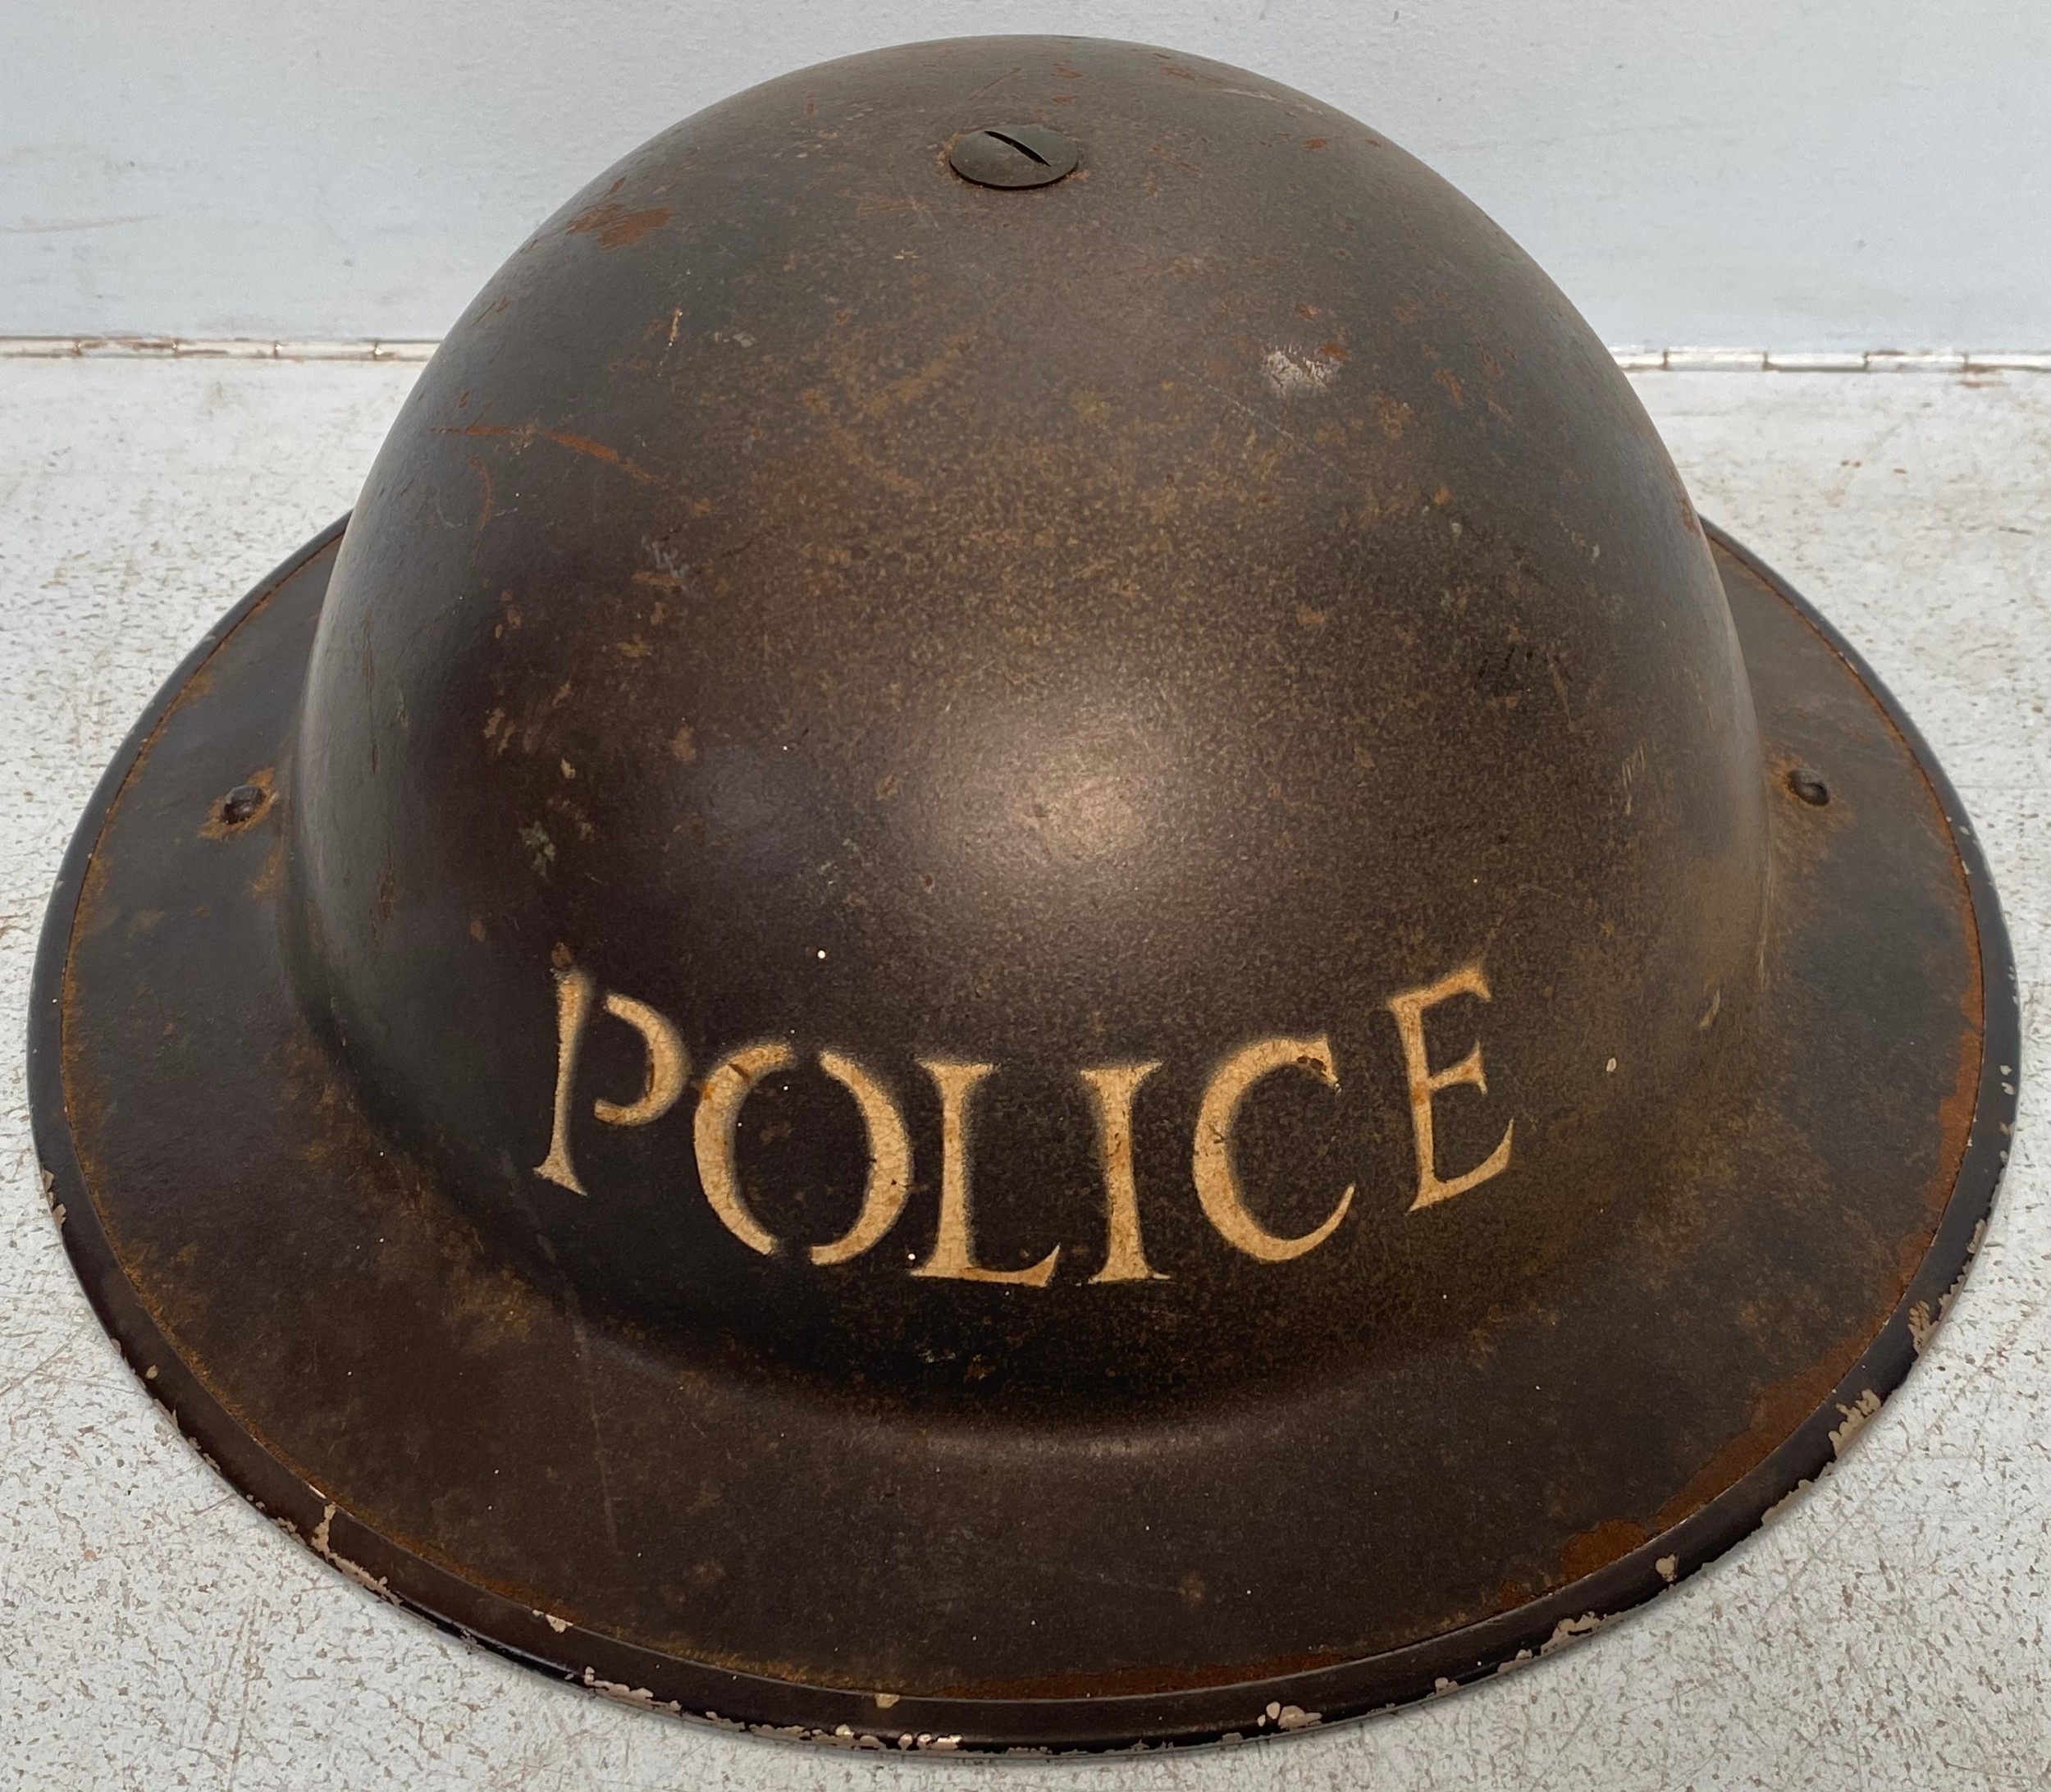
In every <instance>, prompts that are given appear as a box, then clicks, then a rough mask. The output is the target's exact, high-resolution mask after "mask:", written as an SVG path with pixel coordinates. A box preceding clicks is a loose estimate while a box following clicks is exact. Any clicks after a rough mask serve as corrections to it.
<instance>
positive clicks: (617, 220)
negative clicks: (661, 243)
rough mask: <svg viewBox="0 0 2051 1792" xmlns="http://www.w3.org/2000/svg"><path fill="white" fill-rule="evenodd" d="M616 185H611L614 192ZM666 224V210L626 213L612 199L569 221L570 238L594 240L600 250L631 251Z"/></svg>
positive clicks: (661, 207) (654, 207) (655, 208)
mask: <svg viewBox="0 0 2051 1792" xmlns="http://www.w3.org/2000/svg"><path fill="white" fill-rule="evenodd" d="M618 186H619V183H618V182H617V181H615V182H614V190H618ZM668 222H669V207H668V206H666V205H651V206H650V207H648V208H647V209H646V210H645V211H640V212H630V211H628V209H627V208H626V207H625V206H624V205H622V204H620V203H619V202H618V201H616V200H613V199H601V200H600V201H599V202H598V203H597V204H596V205H594V206H592V208H590V209H589V210H588V211H585V212H580V213H578V215H577V216H576V217H573V218H572V219H571V220H570V221H569V226H568V228H569V233H570V234H571V235H576V236H582V235H592V236H596V238H597V239H598V246H599V247H600V248H601V249H631V248H633V245H635V244H636V243H637V242H639V241H640V240H642V237H644V236H646V235H647V234H648V233H649V231H655V230H660V229H661V228H662V226H664V225H665V224H667V223H668Z"/></svg>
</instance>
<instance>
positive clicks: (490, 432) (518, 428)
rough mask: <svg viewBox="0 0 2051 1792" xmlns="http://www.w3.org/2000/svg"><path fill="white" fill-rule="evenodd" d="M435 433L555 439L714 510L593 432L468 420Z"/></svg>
mask: <svg viewBox="0 0 2051 1792" xmlns="http://www.w3.org/2000/svg"><path fill="white" fill-rule="evenodd" d="M435 433H436V435H438V436H496V437H505V438H506V439H507V440H509V441H513V442H515V443H517V444H518V446H520V447H522V448H525V447H527V446H528V445H529V444H530V443H532V442H537V441H546V442H553V443H554V444H555V446H557V447H558V448H566V449H568V450H569V452H570V453H572V454H573V455H585V456H587V458H589V459H592V460H596V461H598V462H600V463H601V464H603V465H605V466H608V467H611V468H613V469H615V470H616V471H618V472H620V473H624V474H626V476H627V477H628V478H629V479H632V480H633V482H635V483H636V484H637V485H645V486H651V487H654V488H655V490H657V491H666V492H667V493H668V494H669V496H671V497H673V498H674V499H676V500H677V501H678V502H679V503H681V504H683V505H685V506H686V507H687V509H688V510H690V512H691V514H692V515H693V516H709V515H710V514H711V513H712V505H711V502H710V500H708V499H706V498H701V497H700V496H697V494H696V493H694V492H691V491H686V490H685V489H684V488H683V487H681V486H679V485H678V483H677V482H676V481H674V479H672V478H669V477H668V476H667V475H666V474H664V473H657V472H655V471H654V470H653V469H651V468H648V467H644V466H642V464H640V463H639V462H638V461H636V460H632V459H628V457H627V456H626V455H623V454H622V453H620V451H619V450H618V449H617V448H614V447H613V446H610V444H609V443H606V442H602V441H593V440H592V438H591V437H589V436H580V435H578V433H577V432H575V431H574V430H569V429H545V428H543V427H541V424H539V423H465V424H463V425H461V426H460V427H453V426H446V425H445V426H444V427H441V428H440V429H437V430H436V432H435Z"/></svg>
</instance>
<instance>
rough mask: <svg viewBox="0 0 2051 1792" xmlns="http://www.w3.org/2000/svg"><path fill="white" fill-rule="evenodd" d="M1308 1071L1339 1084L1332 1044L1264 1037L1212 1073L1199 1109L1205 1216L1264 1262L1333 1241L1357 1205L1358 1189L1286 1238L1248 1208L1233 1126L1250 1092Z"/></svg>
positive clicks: (1349, 1188)
mask: <svg viewBox="0 0 2051 1792" xmlns="http://www.w3.org/2000/svg"><path fill="white" fill-rule="evenodd" d="M1291 1068H1294V1069H1299V1070H1308V1071H1312V1072H1315V1073H1316V1075H1317V1076H1318V1079H1319V1081H1322V1083H1323V1084H1324V1085H1325V1086H1326V1087H1327V1088H1328V1089H1336V1088H1337V1087H1338V1086H1339V1078H1338V1076H1337V1073H1336V1072H1334V1070H1333V1069H1332V1043H1331V1041H1330V1040H1328V1039H1327V1038H1326V1037H1325V1036H1324V1035H1322V1034H1321V1035H1319V1036H1318V1038H1316V1039H1261V1040H1254V1043H1253V1044H1252V1045H1242V1046H1241V1047H1240V1049H1238V1050H1237V1051H1236V1052H1234V1053H1233V1054H1231V1056H1230V1057H1228V1058H1226V1060H1225V1061H1224V1062H1223V1063H1221V1064H1220V1065H1219V1066H1218V1067H1217V1069H1216V1070H1214V1071H1213V1072H1211V1080H1210V1082H1209V1084H1208V1086H1206V1088H1205V1089H1204V1103H1203V1105H1202V1107H1200V1108H1199V1109H1198V1110H1197V1116H1196V1150H1195V1162H1194V1163H1193V1164H1192V1166H1191V1168H1193V1170H1194V1172H1195V1177H1196V1198H1197V1199H1198V1200H1199V1201H1201V1202H1202V1203H1203V1204H1204V1214H1205V1215H1206V1216H1207V1217H1208V1218H1209V1220H1210V1223H1212V1224H1213V1226H1215V1227H1217V1230H1218V1234H1219V1236H1220V1237H1222V1238H1223V1239H1224V1240H1225V1241H1226V1243H1227V1244H1230V1245H1236V1246H1238V1247H1239V1249H1240V1250H1243V1251H1245V1253H1246V1255H1248V1256H1249V1257H1258V1259H1260V1260H1261V1261H1262V1262H1263V1263H1286V1262H1288V1261H1289V1259H1290V1258H1292V1257H1300V1256H1302V1255H1304V1252H1305V1251H1307V1250H1316V1249H1317V1248H1318V1246H1320V1245H1322V1243H1323V1242H1324V1241H1326V1240H1327V1238H1329V1237H1331V1236H1332V1232H1333V1230H1334V1228H1335V1227H1337V1225H1338V1223H1339V1222H1340V1221H1341V1220H1342V1219H1344V1218H1345V1217H1346V1209H1348V1208H1349V1207H1350V1206H1351V1205H1353V1185H1352V1184H1351V1183H1350V1182H1349V1183H1348V1184H1347V1185H1346V1191H1345V1194H1343V1195H1341V1196H1340V1197H1339V1205H1337V1206H1336V1207H1335V1208H1333V1209H1332V1212H1331V1213H1330V1214H1328V1215H1327V1217H1326V1218H1325V1222H1324V1223H1323V1224H1322V1225H1321V1226H1319V1227H1318V1228H1317V1229H1316V1230H1315V1231H1314V1232H1305V1233H1304V1235H1303V1236H1302V1237H1300V1238H1281V1237H1277V1236H1276V1235H1275V1234H1274V1233H1273V1232H1270V1231H1268V1228H1267V1227H1265V1226H1263V1225H1262V1224H1261V1223H1260V1222H1259V1221H1258V1220H1257V1219H1256V1218H1254V1216H1253V1215H1252V1214H1250V1213H1249V1212H1248V1211H1247V1209H1246V1201H1245V1195H1243V1194H1242V1192H1241V1191H1240V1186H1239V1173H1238V1172H1237V1171H1236V1169H1235V1168H1233V1166H1232V1122H1233V1121H1234V1120H1236V1118H1238V1116H1239V1107H1240V1102H1242V1101H1243V1100H1245V1097H1246V1092H1247V1090H1249V1089H1251V1088H1252V1087H1253V1086H1254V1084H1255V1083H1257V1082H1258V1081H1260V1079H1261V1078H1262V1077H1266V1076H1268V1075H1270V1074H1271V1073H1272V1072H1275V1071H1278V1070H1288V1069H1291Z"/></svg>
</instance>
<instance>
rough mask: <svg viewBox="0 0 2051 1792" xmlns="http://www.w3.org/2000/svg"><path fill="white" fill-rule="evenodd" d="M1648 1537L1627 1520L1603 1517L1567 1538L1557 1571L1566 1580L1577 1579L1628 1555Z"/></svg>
mask: <svg viewBox="0 0 2051 1792" xmlns="http://www.w3.org/2000/svg"><path fill="white" fill-rule="evenodd" d="M1651 1538H1652V1534H1651V1532H1650V1531H1648V1530H1647V1529H1646V1528H1645V1527H1644V1526H1643V1525H1639V1524H1634V1523H1633V1521H1632V1520H1629V1519H1628V1518H1606V1519H1605V1520H1603V1521H1602V1522H1601V1524H1600V1525H1595V1526H1594V1527H1593V1528H1592V1529H1588V1530H1584V1531H1583V1532H1582V1533H1581V1534H1580V1535H1579V1536H1578V1537H1569V1538H1568V1539H1567V1543H1566V1547H1565V1548H1564V1549H1562V1550H1561V1551H1560V1573H1561V1574H1562V1575H1565V1577H1566V1578H1567V1579H1569V1580H1579V1579H1583V1577H1584V1576H1585V1575H1592V1574H1593V1573H1594V1572H1595V1571H1596V1570H1597V1569H1598V1568H1606V1567H1608V1566H1610V1563H1611V1562H1613V1561H1619V1560H1620V1559H1621V1558H1622V1557H1625V1556H1628V1555H1629V1554H1630V1553H1631V1552H1632V1551H1633V1550H1634V1549H1636V1548H1638V1547H1639V1546H1640V1545H1641V1544H1643V1543H1650V1542H1651Z"/></svg>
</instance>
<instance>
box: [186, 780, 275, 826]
mask: <svg viewBox="0 0 2051 1792" xmlns="http://www.w3.org/2000/svg"><path fill="white" fill-rule="evenodd" d="M243 781H244V783H245V784H254V785H255V787H256V788H257V789H259V790H261V791H262V792H263V801H262V802H259V803H258V805H257V806H256V807H254V809H252V810H251V811H249V813H248V814H247V815H245V816H243V817H242V819H241V820H240V821H230V820H229V819H228V817H227V816H226V814H224V813H223V812H222V807H221V799H220V798H215V799H214V802H213V804H212V807H210V808H209V809H208V811H207V819H206V820H205V821H203V822H201V823H200V825H199V838H200V839H203V840H227V839H233V838H234V837H235V835H236V834H247V833H248V832H249V830H250V829H251V828H253V827H254V826H255V825H257V823H258V822H259V821H262V820H263V818H264V816H267V815H268V814H269V813H270V812H271V805H272V802H274V801H276V797H277V790H276V784H277V771H276V768H275V767H273V766H265V767H264V768H263V770H261V771H253V772H251V773H250V774H249V776H248V777H247V778H246V779H244V780H243Z"/></svg>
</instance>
